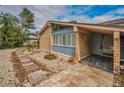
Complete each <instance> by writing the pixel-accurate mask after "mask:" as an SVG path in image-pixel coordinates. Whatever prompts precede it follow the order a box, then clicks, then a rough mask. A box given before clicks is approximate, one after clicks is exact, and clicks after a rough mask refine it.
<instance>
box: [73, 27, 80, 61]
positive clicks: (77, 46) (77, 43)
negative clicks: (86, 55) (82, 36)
mask: <svg viewBox="0 0 124 93" xmlns="http://www.w3.org/2000/svg"><path fill="white" fill-rule="evenodd" d="M74 31H75V32H76V54H75V58H76V61H79V60H80V46H79V32H78V28H77V26H74Z"/></svg>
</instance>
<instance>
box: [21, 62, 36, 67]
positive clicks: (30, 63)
mask: <svg viewBox="0 0 124 93" xmlns="http://www.w3.org/2000/svg"><path fill="white" fill-rule="evenodd" d="M33 64H34V63H32V62H28V63H27V62H23V63H22V65H23V66H28V65H33Z"/></svg>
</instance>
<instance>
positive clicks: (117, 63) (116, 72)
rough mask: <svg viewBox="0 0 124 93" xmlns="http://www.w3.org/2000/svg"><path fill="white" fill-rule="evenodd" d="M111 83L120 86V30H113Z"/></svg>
mask: <svg viewBox="0 0 124 93" xmlns="http://www.w3.org/2000/svg"><path fill="white" fill-rule="evenodd" d="M113 40H114V63H113V85H114V86H120V84H119V76H120V32H116V31H115V32H114V39H113Z"/></svg>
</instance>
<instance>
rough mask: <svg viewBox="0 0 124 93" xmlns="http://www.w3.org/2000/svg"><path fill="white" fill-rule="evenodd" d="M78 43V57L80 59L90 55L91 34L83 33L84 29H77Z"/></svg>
mask: <svg viewBox="0 0 124 93" xmlns="http://www.w3.org/2000/svg"><path fill="white" fill-rule="evenodd" d="M77 34H78V43H79V54H80V55H79V56H80V58H84V57H86V56H88V55H89V54H91V46H90V42H91V34H90V32H89V31H85V30H84V29H81V28H78V32H77Z"/></svg>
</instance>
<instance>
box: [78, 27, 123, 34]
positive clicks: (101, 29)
mask: <svg viewBox="0 0 124 93" xmlns="http://www.w3.org/2000/svg"><path fill="white" fill-rule="evenodd" d="M78 27H79V28H81V29H85V30H87V31H92V32H99V33H104V34H113V32H114V31H119V32H121V33H122V34H121V35H123V36H124V30H123V29H122V28H116V27H106V26H91V25H80V26H78Z"/></svg>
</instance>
